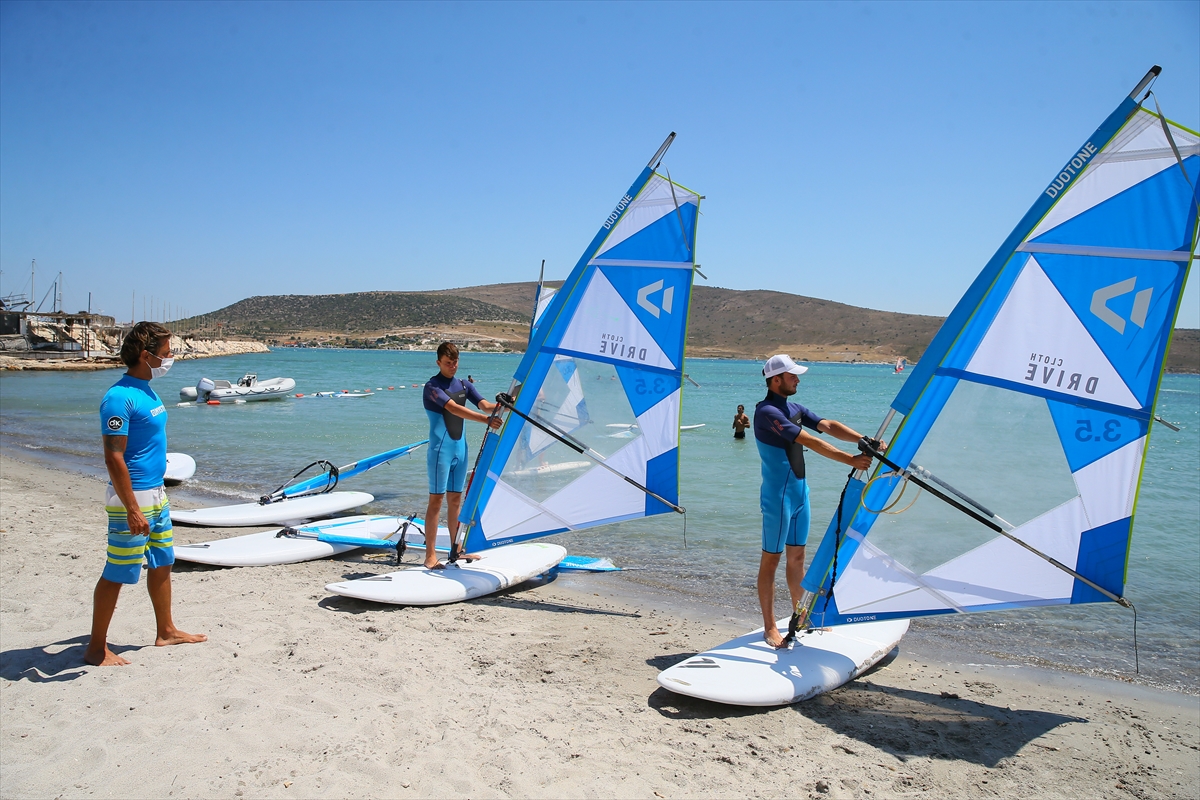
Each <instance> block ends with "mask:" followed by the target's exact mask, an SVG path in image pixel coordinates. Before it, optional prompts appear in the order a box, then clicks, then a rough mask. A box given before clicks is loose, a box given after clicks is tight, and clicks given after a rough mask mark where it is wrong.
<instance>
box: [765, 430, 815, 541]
mask: <svg viewBox="0 0 1200 800" xmlns="http://www.w3.org/2000/svg"><path fill="white" fill-rule="evenodd" d="M755 443H756V444H757V445H758V451H759V455H760V456H761V457H762V489H761V491H760V493H759V508H760V509H761V510H762V520H763V522H762V549H763V551H764V552H767V553H773V554H778V553H782V552H783V548H784V545H787V546H788V547H803V546H804V545H805V544H807V543H808V526H809V522H810V518H811V513H810V508H809V502H808V482H807V481H805V480H803V479H801V478H797V477H796V473H794V472H792V468H791V465H790V464H788V460H787V454H786V453H785V452H784V451H783V450H780V449H779V448H778V447H771V446H770V445H766V444H763V443H762V442H759V441H758V440H757V439H756V440H755Z"/></svg>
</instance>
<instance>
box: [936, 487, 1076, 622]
mask: <svg viewBox="0 0 1200 800" xmlns="http://www.w3.org/2000/svg"><path fill="white" fill-rule="evenodd" d="M1087 526H1088V523H1087V518H1086V516H1085V514H1084V509H1083V503H1082V502H1080V500H1079V498H1073V499H1072V500H1070V501H1068V502H1066V503H1064V504H1062V505H1061V506H1059V507H1057V508H1054V509H1051V510H1050V511H1048V512H1046V513H1045V514H1042V515H1041V516H1039V517H1037V518H1036V519H1033V520H1031V521H1029V522H1027V523H1026V524H1024V525H1022V526H1020V527H1018V528H1017V529H1016V530H1015V531H1013V535H1014V536H1016V537H1017V538H1018V539H1020V540H1021V541H1023V542H1026V543H1027V544H1029V545H1031V546H1032V547H1034V548H1036V549H1038V550H1040V551H1041V552H1043V553H1045V554H1046V555H1048V556H1050V557H1051V558H1054V559H1057V560H1058V561H1060V562H1062V563H1063V564H1066V565H1067V566H1069V567H1072V568H1074V567H1075V565H1076V562H1077V560H1078V554H1079V541H1080V534H1081V532H1082V531H1083V530H1084V529H1085V528H1086V527H1087ZM922 580H923V581H925V582H927V583H928V584H929V585H930V586H932V587H933V588H935V589H937V590H938V591H940V592H942V593H944V594H945V595H946V596H947V597H949V598H950V599H951V600H953V601H954V603H955V604H956V605H958V606H960V607H962V608H964V609H967V610H984V609H985V608H988V607H993V606H1005V607H1010V606H1013V605H1038V604H1045V603H1050V602H1067V601H1069V599H1070V597H1071V592H1072V590H1073V589H1074V583H1075V579H1074V578H1073V577H1072V576H1071V575H1070V574H1068V573H1067V572H1064V571H1063V570H1061V569H1059V568H1058V567H1055V566H1054V565H1053V564H1050V563H1049V562H1047V561H1046V560H1045V559H1042V558H1039V557H1038V556H1036V555H1034V554H1033V553H1031V552H1029V551H1028V550H1026V549H1025V548H1023V547H1021V546H1020V545H1018V544H1016V543H1015V542H1013V541H1011V540H1009V539H1007V538H1005V537H1003V536H995V537H994V538H992V539H991V540H990V541H988V542H987V543H986V544H984V545H982V546H980V547H978V548H976V549H975V550H972V551H971V552H968V553H964V554H963V555H961V556H959V557H958V558H955V559H953V560H951V561H949V562H947V563H945V564H942V565H940V566H938V567H937V568H935V569H932V570H930V571H929V572H927V573H926V574H925V575H923V576H922Z"/></svg>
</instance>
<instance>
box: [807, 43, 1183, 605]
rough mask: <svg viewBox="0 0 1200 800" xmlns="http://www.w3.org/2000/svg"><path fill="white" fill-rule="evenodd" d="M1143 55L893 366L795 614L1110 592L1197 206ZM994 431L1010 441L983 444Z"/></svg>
mask: <svg viewBox="0 0 1200 800" xmlns="http://www.w3.org/2000/svg"><path fill="white" fill-rule="evenodd" d="M1157 74H1158V68H1157V67H1156V68H1155V69H1154V70H1152V71H1151V73H1150V74H1148V75H1147V76H1146V78H1145V79H1144V80H1143V81H1142V83H1141V84H1139V85H1138V87H1137V88H1136V89H1135V90H1134V91H1133V92H1132V93H1131V94H1130V95H1129V97H1128V98H1126V99H1125V101H1124V102H1122V103H1121V105H1120V106H1118V107H1117V109H1116V110H1115V111H1114V112H1113V113H1112V114H1111V115H1110V116H1109V117H1108V118H1107V119H1106V120H1105V121H1104V122H1103V123H1102V124H1101V125H1100V127H1099V128H1098V129H1097V130H1096V132H1095V133H1094V134H1093V135H1092V136H1091V137H1090V138H1088V139H1087V140H1086V141H1085V142H1084V143H1083V144H1082V145H1081V146H1080V147H1079V148H1078V149H1077V150H1076V151H1075V152H1073V153H1072V154H1071V156H1070V158H1069V160H1068V161H1067V163H1066V164H1065V165H1064V166H1063V168H1062V170H1061V171H1060V172H1059V173H1058V174H1057V175H1055V176H1054V178H1053V179H1052V180H1051V182H1050V183H1049V185H1048V186H1047V187H1046V188H1045V189H1044V190H1043V191H1042V193H1041V195H1040V196H1039V197H1038V200H1037V202H1035V203H1034V205H1033V207H1032V208H1031V209H1030V210H1029V212H1028V213H1027V214H1026V215H1025V217H1024V218H1023V219H1022V220H1021V222H1020V223H1019V224H1018V225H1017V227H1016V229H1015V230H1014V231H1013V232H1012V234H1010V235H1009V237H1008V238H1007V239H1006V240H1005V242H1004V244H1003V245H1002V246H1001V247H1000V249H999V250H998V251H997V253H996V254H995V255H994V256H993V257H992V259H991V260H990V261H989V262H988V264H987V265H986V266H985V267H984V270H983V272H981V273H980V275H979V276H978V277H977V278H976V279H975V281H974V283H973V284H972V285H971V287H970V289H969V290H968V291H967V293H966V295H965V296H964V297H963V298H962V300H961V301H960V302H959V303H958V305H957V306H956V307H955V309H954V311H953V313H951V315H950V316H949V317H948V318H947V320H946V322H945V323H944V325H943V326H942V328H941V330H940V331H939V332H938V334H937V336H936V337H935V338H934V340H933V341H932V343H931V344H930V346H929V348H928V349H927V350H926V352H925V354H924V356H923V357H922V358H921V360H920V361H919V362H918V364H917V365H916V367H914V368H913V369H912V370H911V371H910V373H909V377H908V378H907V380H906V381H905V384H904V386H903V387H902V388H901V390H900V392H899V394H898V395H897V396H896V398H895V400H894V401H893V402H892V406H891V409H892V410H891V412H890V413H889V415H888V418H887V419H885V421H884V424H883V425H882V426H881V427H880V429H879V433H878V434H877V435H878V436H879V437H880V438H890V439H891V440H892V441H891V444H890V446H889V447H888V449H887V451H886V456H885V457H886V459H887V461H886V463H883V464H882V465H881V466H878V467H877V468H876V470H875V472H874V476H873V477H872V478H871V480H870V481H868V482H866V483H864V482H863V480H861V479H860V478H862V477H865V476H863V475H862V474H861V473H859V474H856V475H853V476H852V477H851V480H850V481H849V483H848V485H847V489H846V492H845V494H844V495H843V500H842V502H841V504H840V508H839V509H838V511H837V513H836V514H835V515H834V519H833V521H832V522H831V523H830V525H829V528H828V530H827V532H826V534H825V537H824V539H823V540H822V542H821V545H820V547H819V548H818V551H817V553H816V554H815V556H814V558H813V563H812V565H811V567H810V568H809V570H808V572H807V573H806V575H805V578H804V581H803V586H804V590H805V594H804V596H803V598H802V599H801V601H800V603H798V608H797V617H796V618H794V620H793V624H794V626H795V625H806V624H816V625H822V626H823V625H836V624H841V623H852V622H863V621H868V620H883V619H891V618H908V617H918V616H926V615H935V614H947V613H962V612H974V611H985V610H994V609H1012V608H1022V607H1030V606H1047V605H1063V604H1078V603H1091V602H1097V601H1106V600H1107V601H1116V602H1120V603H1122V604H1125V605H1128V601H1127V600H1126V599H1125V597H1124V590H1125V582H1126V565H1127V561H1128V554H1129V544H1130V535H1131V529H1132V522H1133V511H1134V505H1135V502H1136V500H1137V491H1138V483H1139V480H1140V477H1141V469H1142V463H1143V459H1144V456H1145V453H1146V447H1147V445H1146V443H1147V439H1148V436H1149V428H1150V424H1151V421H1152V420H1153V418H1154V406H1155V401H1156V399H1157V394H1158V387H1159V381H1160V379H1161V376H1162V372H1163V364H1164V362H1165V360H1166V355H1167V348H1168V345H1169V343H1170V336H1171V331H1172V329H1173V327H1174V322H1175V317H1176V314H1177V313H1178V310H1179V303H1180V299H1181V295H1182V292H1183V287H1184V284H1185V281H1186V279H1187V273H1188V270H1189V269H1190V266H1191V263H1192V261H1193V259H1194V258H1195V249H1196V240H1197V210H1198V208H1200V196H1198V195H1197V190H1196V186H1197V180H1198V179H1200V136H1198V135H1197V134H1196V132H1195V131H1191V130H1188V129H1186V128H1183V127H1181V126H1179V125H1177V124H1175V123H1173V122H1170V121H1168V120H1167V119H1166V118H1165V117H1163V116H1162V115H1161V113H1156V112H1152V111H1150V110H1148V109H1147V108H1145V107H1143V105H1144V103H1145V100H1146V99H1147V98H1148V97H1149V96H1150V93H1149V92H1147V93H1146V96H1145V97H1142V99H1141V101H1139V100H1138V98H1137V96H1138V95H1139V94H1140V93H1141V91H1142V89H1144V88H1145V87H1146V86H1147V85H1148V84H1149V83H1150V82H1151V81H1152V79H1153V78H1154V77H1155V76H1156V75H1157ZM1155 107H1156V108H1157V102H1156V103H1155ZM894 421H898V422H899V424H898V427H895V428H893V426H892V424H891V423H892V422H894ZM1013 439H1017V440H1019V441H1021V442H1023V443H1024V448H1023V451H1022V452H1021V454H1020V455H1019V456H1013V455H1011V453H1012V452H1013V448H1011V447H1010V446H1008V445H1007V444H1006V446H1005V447H1003V448H995V447H993V444H994V443H995V442H997V441H1000V440H1004V441H1006V442H1008V441H1012V440H1013ZM922 487H924V488H922ZM902 491H903V492H907V493H908V494H907V496H904V497H902V496H901V493H902ZM914 498H915V503H912V501H913V499H914ZM909 503H912V505H911V507H910V508H907V510H904V509H905V507H906V506H908V504H909ZM900 511H903V513H898V512H900Z"/></svg>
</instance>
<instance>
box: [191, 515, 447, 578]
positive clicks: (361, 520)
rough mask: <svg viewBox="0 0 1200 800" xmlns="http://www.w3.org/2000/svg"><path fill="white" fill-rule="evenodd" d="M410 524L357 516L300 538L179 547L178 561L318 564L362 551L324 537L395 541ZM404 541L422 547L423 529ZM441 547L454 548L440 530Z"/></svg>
mask: <svg viewBox="0 0 1200 800" xmlns="http://www.w3.org/2000/svg"><path fill="white" fill-rule="evenodd" d="M406 521H407V518H406V517H381V516H356V517H341V518H339V519H331V520H327V521H325V522H321V523H314V524H312V525H302V526H300V527H298V528H296V532H297V534H299V535H298V536H296V537H294V538H293V537H290V536H279V532H280V531H281V530H283V529H282V528H272V529H271V530H268V531H262V532H261V533H250V534H246V535H245V536H234V537H232V538H229V539H217V540H216V541H212V542H204V543H202V544H182V545H181V544H177V545H175V558H177V559H179V560H181V561H192V562H195V563H197V564H212V565H214V566H220V567H269V566H275V565H277V564H297V563H299V562H301V561H314V560H316V559H318V558H328V557H329V556H335V555H338V554H339V553H345V552H347V551H350V550H356V549H358V548H357V546H356V545H353V544H339V543H336V542H330V541H321V540H320V539H318V538H317V537H318V536H319V535H321V534H332V535H333V537H338V536H342V537H347V538H350V537H354V538H359V539H365V538H373V539H380V540H384V539H387V538H389V537H392V541H395V539H396V537H395V534H396V533H397V531H398V529H399V528H400V527H401V526H402V525H403V524H404V523H405V522H406ZM404 539H405V541H406V542H408V544H409V545H410V546H416V547H420V546H422V545H423V544H424V542H425V537H424V534H423V533H422V532H421V527H420V526H419V525H418V526H412V525H410V526H409V529H408V531H407V532H406V533H405V535H404ZM437 546H439V547H441V548H443V549H448V548H449V547H450V532H449V531H447V530H446V529H445V528H440V529H439V530H438V538H437Z"/></svg>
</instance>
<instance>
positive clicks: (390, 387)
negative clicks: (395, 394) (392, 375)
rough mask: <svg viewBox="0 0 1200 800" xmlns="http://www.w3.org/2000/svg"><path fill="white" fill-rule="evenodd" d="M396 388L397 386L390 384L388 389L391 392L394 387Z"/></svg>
mask: <svg viewBox="0 0 1200 800" xmlns="http://www.w3.org/2000/svg"><path fill="white" fill-rule="evenodd" d="M395 388H396V387H395V386H389V387H388V391H389V392H390V391H392V390H393V389H395Z"/></svg>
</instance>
